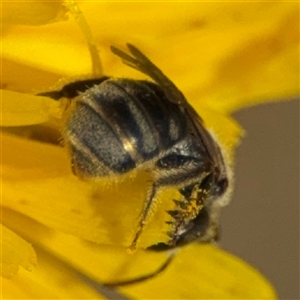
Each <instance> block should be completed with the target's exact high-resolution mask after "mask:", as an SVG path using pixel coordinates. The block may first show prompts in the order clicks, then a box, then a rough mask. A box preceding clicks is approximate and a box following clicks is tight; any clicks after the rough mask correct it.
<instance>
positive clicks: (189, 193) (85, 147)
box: [40, 44, 229, 251]
mask: <svg viewBox="0 0 300 300" xmlns="http://www.w3.org/2000/svg"><path fill="white" fill-rule="evenodd" d="M127 47H128V50H129V52H130V54H127V53H125V52H123V51H122V50H120V49H118V48H116V47H113V46H112V47H111V51H112V53H113V54H115V55H116V56H118V57H119V58H121V59H122V61H123V63H124V64H125V65H128V66H129V67H131V68H134V69H136V70H137V71H139V72H141V73H143V74H145V75H147V76H149V77H150V79H152V81H147V80H134V79H128V78H110V77H106V76H104V77H102V78H98V79H88V80H82V81H77V82H72V83H69V84H67V85H65V86H64V87H63V88H62V89H61V90H59V91H52V92H46V93H42V94H40V95H43V96H48V97H52V98H53V99H55V100H59V99H60V98H62V97H66V98H69V99H73V98H76V103H75V108H74V109H73V111H72V113H71V114H70V115H69V116H68V118H67V120H66V126H65V129H64V136H65V144H66V145H67V147H68V149H69V151H70V156H71V160H72V169H73V172H74V174H75V175H77V176H79V177H83V178H91V179H95V178H100V177H104V176H115V175H122V174H124V173H127V172H129V171H131V170H133V169H135V168H139V167H143V166H147V168H148V169H149V170H150V172H151V174H152V177H153V183H152V185H151V187H150V189H149V191H148V193H147V198H146V199H145V200H144V207H143V209H142V212H141V215H140V218H139V222H138V226H137V230H136V232H135V235H134V238H133V240H132V242H131V245H130V249H131V250H134V249H135V248H136V247H137V243H138V240H139V238H140V235H141V234H142V232H143V229H144V227H145V226H146V223H147V220H148V218H149V214H150V212H151V210H152V207H153V204H154V203H155V199H156V197H157V193H158V192H159V191H160V190H161V189H163V188H166V187H175V188H176V189H178V191H179V192H180V194H181V195H182V197H181V199H178V200H173V201H174V203H175V209H174V210H171V211H168V213H169V215H170V216H171V221H168V222H167V223H168V225H169V226H170V231H169V232H168V236H169V239H168V241H167V242H166V243H157V244H155V245H152V246H150V247H149V249H150V250H154V251H163V250H168V249H173V248H177V247H181V246H183V245H185V244H188V243H191V242H193V241H203V242H207V241H214V240H215V239H216V238H217V232H218V230H217V228H218V215H219V212H218V211H219V210H218V208H217V207H218V201H219V199H220V198H221V197H222V196H223V195H224V194H225V192H226V190H227V189H228V185H229V179H228V178H229V176H228V170H227V167H226V164H225V162H224V157H223V154H222V151H221V149H220V147H219V145H218V143H217V142H216V140H215V139H214V138H213V136H212V135H211V134H210V133H209V131H208V130H207V129H206V127H205V125H204V122H203V120H202V119H201V117H200V116H199V115H198V114H197V112H196V111H195V110H194V109H193V107H192V106H191V105H190V104H189V103H188V101H187V100H186V98H185V97H184V95H183V94H182V92H181V91H180V90H179V89H178V88H177V87H176V86H175V85H174V84H173V82H172V81H171V80H170V79H168V77H166V76H165V75H164V74H163V73H162V71H161V70H160V69H158V68H157V67H156V66H155V65H154V64H153V63H152V62H151V61H150V60H149V59H148V58H147V57H146V56H145V55H144V54H143V53H142V52H141V51H140V50H138V49H137V48H136V47H135V46H133V45H131V44H127Z"/></svg>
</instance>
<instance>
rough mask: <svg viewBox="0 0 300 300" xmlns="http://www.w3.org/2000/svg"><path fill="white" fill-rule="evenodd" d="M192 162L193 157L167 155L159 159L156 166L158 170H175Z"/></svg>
mask: <svg viewBox="0 0 300 300" xmlns="http://www.w3.org/2000/svg"><path fill="white" fill-rule="evenodd" d="M192 160H195V159H194V158H193V157H189V156H184V155H179V154H169V155H166V156H165V157H163V158H161V159H159V160H158V161H157V163H156V165H157V166H158V167H159V168H160V169H175V168H179V167H181V166H184V165H185V164H187V163H189V162H191V161H192Z"/></svg>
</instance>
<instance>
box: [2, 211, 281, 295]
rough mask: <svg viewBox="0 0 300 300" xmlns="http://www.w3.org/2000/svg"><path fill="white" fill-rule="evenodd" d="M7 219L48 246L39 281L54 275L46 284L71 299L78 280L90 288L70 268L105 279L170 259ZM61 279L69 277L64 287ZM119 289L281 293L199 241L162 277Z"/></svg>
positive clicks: (119, 277) (152, 292)
mask: <svg viewBox="0 0 300 300" xmlns="http://www.w3.org/2000/svg"><path fill="white" fill-rule="evenodd" d="M16 221H18V222H16ZM4 222H5V223H7V224H8V225H9V226H12V228H13V229H14V230H16V231H18V232H20V233H22V234H24V235H25V236H26V238H27V239H29V240H31V241H32V242H33V243H34V244H36V246H37V248H38V249H40V248H41V247H42V249H43V251H39V252H38V254H39V259H40V267H39V270H38V271H37V273H35V272H34V274H33V276H34V275H36V276H37V277H36V279H35V280H38V282H45V281H47V280H46V278H53V279H51V280H50V282H49V285H46V286H48V287H52V288H51V291H53V292H54V291H57V295H63V296H64V297H65V298H72V295H74V292H73V289H74V286H75V284H76V286H77V290H79V291H80V290H81V289H83V290H84V289H85V288H84V284H85V283H84V282H81V283H80V282H78V280H76V279H75V278H74V277H73V276H72V273H71V274H70V267H71V268H74V267H75V269H77V270H81V271H82V276H83V275H84V274H85V276H89V277H91V278H94V279H95V280H98V281H99V283H101V282H111V281H119V280H121V281H122V280H126V279H130V278H135V277H138V276H141V275H145V274H148V273H150V272H151V271H154V270H156V269H157V268H158V267H159V266H160V265H161V264H162V263H163V262H164V261H165V259H166V254H165V253H162V252H148V251H138V252H137V253H136V254H134V255H129V254H127V252H126V250H125V248H120V247H108V246H102V245H95V244H91V243H85V242H83V241H81V240H79V239H77V238H74V237H72V236H69V235H65V234H61V233H58V232H52V231H47V230H45V229H43V227H42V226H41V225H39V224H38V223H36V222H33V221H32V220H30V219H27V218H24V217H22V216H18V215H17V214H15V213H12V212H10V211H6V210H4ZM42 232H43V235H41V233H42ZM51 254H52V255H54V256H51ZM58 270H59V271H58ZM66 275H68V276H69V277H67V276H66ZM70 275H71V276H70ZM57 277H58V279H57ZM34 278H35V277H34ZM62 278H64V280H66V281H65V288H64V291H63V292H62V291H61V284H60V281H61V280H62ZM82 278H83V277H82ZM48 280H49V279H48ZM249 282H251V285H249ZM119 290H120V292H122V293H124V294H125V295H128V296H130V297H132V298H134V299H153V298H156V299H203V298H204V299H254V298H255V299H274V298H276V295H275V292H274V290H273V289H272V287H271V286H270V284H269V283H268V282H267V281H266V280H265V279H264V278H263V277H262V276H261V275H260V274H259V272H258V271H256V270H255V269H253V268H252V267H250V266H248V265H247V264H245V263H244V262H243V261H241V260H240V259H238V258H236V257H234V256H232V255H230V254H228V253H226V252H225V251H223V250H220V249H218V248H216V247H215V246H212V245H203V244H202V245H201V244H197V243H194V244H193V245H190V246H188V247H184V248H183V249H182V250H181V251H180V252H179V253H178V254H177V256H176V257H175V259H174V261H173V262H172V263H171V265H170V266H169V267H168V268H167V269H166V270H165V271H164V272H163V273H161V274H160V275H159V276H156V277H155V278H154V279H151V280H148V281H144V282H142V283H138V284H134V285H131V286H128V287H126V288H125V287H124V288H120V289H119Z"/></svg>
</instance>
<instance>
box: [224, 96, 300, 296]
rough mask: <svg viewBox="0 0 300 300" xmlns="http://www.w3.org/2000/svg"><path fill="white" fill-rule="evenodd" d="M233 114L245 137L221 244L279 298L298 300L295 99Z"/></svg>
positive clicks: (237, 163) (297, 187)
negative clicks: (259, 274) (262, 278)
mask: <svg viewBox="0 0 300 300" xmlns="http://www.w3.org/2000/svg"><path fill="white" fill-rule="evenodd" d="M234 117H235V119H236V120H237V121H238V122H239V123H240V124H241V126H242V127H243V128H244V129H245V131H246V135H245V137H244V138H243V140H242V143H241V145H240V146H239V148H238V150H237V153H236V169H235V177H236V179H235V184H236V187H235V192H234V195H233V199H232V202H231V204H230V205H229V206H228V207H227V208H225V209H224V211H223V217H222V228H221V246H222V248H224V249H226V250H228V251H230V252H231V253H233V254H236V255H238V256H239V257H241V258H243V259H244V260H246V261H247V262H248V263H250V264H251V265H252V266H254V267H256V268H257V269H258V270H260V271H261V272H262V273H263V274H264V275H265V276H266V277H267V278H268V279H269V280H270V281H271V283H272V284H273V285H274V286H275V288H276V290H277V292H278V296H279V298H280V299H300V295H299V282H300V280H299V253H300V252H299V170H300V168H299V101H291V102H286V103H274V104H267V105H260V106H257V107H252V108H248V109H245V110H242V111H239V112H237V113H235V115H234ZM249 284H251V282H250V283H249Z"/></svg>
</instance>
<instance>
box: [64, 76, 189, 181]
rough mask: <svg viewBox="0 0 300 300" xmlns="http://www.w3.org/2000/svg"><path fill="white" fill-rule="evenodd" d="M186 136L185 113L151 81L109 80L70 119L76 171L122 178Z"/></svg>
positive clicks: (78, 104) (67, 132) (85, 97)
mask: <svg viewBox="0 0 300 300" xmlns="http://www.w3.org/2000/svg"><path fill="white" fill-rule="evenodd" d="M186 134H187V125H186V119H185V115H184V113H183V112H182V111H181V109H180V107H179V106H178V105H176V104H174V103H172V102H170V101H169V100H168V99H167V98H166V97H165V95H164V93H163V91H162V90H161V88H160V87H159V86H158V85H156V84H154V83H151V82H147V81H137V80H130V79H109V80H106V81H104V82H103V83H101V84H99V85H97V86H94V87H93V88H90V89H88V90H87V91H86V92H85V93H83V94H82V95H81V96H80V98H79V99H78V100H77V102H76V107H75V109H74V111H73V112H72V113H71V115H70V117H69V119H68V120H67V124H66V130H65V139H66V144H67V145H68V146H69V148H70V150H71V157H72V164H73V169H74V172H75V173H77V174H80V175H82V176H85V177H100V176H105V175H109V174H122V173H125V172H128V171H130V170H132V169H134V168H135V167H137V166H139V165H140V164H142V163H144V162H146V161H148V160H150V159H152V158H154V157H160V156H161V154H162V153H163V152H164V151H165V150H167V149H170V148H171V147H173V146H174V145H175V144H176V143H178V142H179V141H180V140H182V139H183V138H184V137H185V136H186Z"/></svg>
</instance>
